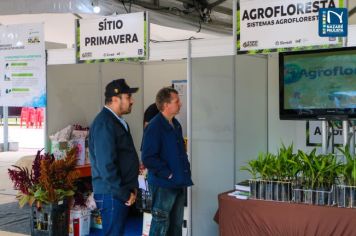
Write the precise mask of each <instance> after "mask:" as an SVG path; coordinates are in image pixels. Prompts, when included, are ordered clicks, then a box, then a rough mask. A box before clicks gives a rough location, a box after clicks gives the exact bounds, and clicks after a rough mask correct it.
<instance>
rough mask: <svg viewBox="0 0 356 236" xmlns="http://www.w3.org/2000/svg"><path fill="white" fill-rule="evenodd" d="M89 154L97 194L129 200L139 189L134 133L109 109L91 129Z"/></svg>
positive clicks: (94, 122) (100, 114) (102, 112)
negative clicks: (132, 134) (132, 193)
mask: <svg viewBox="0 0 356 236" xmlns="http://www.w3.org/2000/svg"><path fill="white" fill-rule="evenodd" d="M89 151H90V164H91V174H92V183H93V190H94V193H95V194H112V195H113V196H114V197H115V198H117V199H120V200H122V201H127V200H128V199H129V197H130V192H134V190H135V189H137V188H138V172H139V160H138V156H137V152H136V149H135V146H134V142H133V140H132V137H131V134H130V130H128V131H126V129H125V128H124V126H123V125H122V124H121V122H120V121H119V120H118V119H117V118H116V117H115V115H114V114H113V113H112V112H111V111H110V110H108V109H107V108H103V110H102V111H101V112H100V113H99V114H98V115H97V116H96V118H95V120H94V121H93V123H92V125H91V126H90V132H89Z"/></svg>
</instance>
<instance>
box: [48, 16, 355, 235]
mask: <svg viewBox="0 0 356 236" xmlns="http://www.w3.org/2000/svg"><path fill="white" fill-rule="evenodd" d="M234 14H235V13H234ZM235 27H236V26H235ZM235 29H236V28H235ZM350 29H351V28H350ZM352 32H356V30H353V31H352ZM235 39H236V35H235V36H234V37H228V38H224V39H211V40H193V39H190V40H186V41H183V42H170V43H164V44H152V43H151V44H150V46H149V47H150V50H151V51H150V52H149V57H147V58H146V59H142V58H141V60H136V61H134V60H131V61H125V62H123V61H118V62H112V61H109V60H107V61H103V60H98V61H95V59H93V61H91V62H90V63H86V62H84V63H83V62H81V63H78V60H77V59H78V58H76V56H77V55H76V53H78V52H76V51H75V49H53V50H48V51H47V61H46V98H47V103H46V126H45V128H46V148H47V150H51V148H50V146H51V143H50V141H49V136H50V135H53V134H55V133H56V132H58V131H59V130H61V129H63V128H64V127H66V126H68V125H73V124H79V125H81V126H82V127H87V126H89V125H90V123H91V122H92V120H93V119H94V117H95V116H96V114H97V113H98V112H100V110H101V109H102V107H103V105H104V90H105V86H106V85H107V84H108V83H109V82H110V81H112V80H113V79H118V78H125V79H126V81H127V83H128V84H129V85H130V86H131V87H138V88H139V91H138V92H137V93H135V94H134V95H133V99H134V105H133V109H132V112H131V113H130V114H129V115H127V116H125V117H124V118H125V120H126V121H127V123H128V124H129V125H130V130H131V134H132V137H133V139H134V143H135V147H136V150H137V152H138V153H139V156H140V147H141V141H142V134H143V114H144V111H145V109H146V108H147V107H148V106H149V105H151V104H152V103H153V102H154V100H155V95H156V93H157V91H158V90H159V89H160V88H162V87H165V86H170V85H172V84H174V83H183V84H184V86H183V87H182V88H183V90H181V91H180V96H182V98H184V99H183V101H186V102H185V104H183V107H185V109H184V113H183V115H182V116H181V117H179V118H180V119H181V122H182V123H183V128H184V130H185V134H186V135H185V136H186V137H187V139H188V154H189V159H190V163H191V171H192V179H193V182H194V185H193V186H192V187H191V188H189V192H188V196H187V207H186V209H185V216H184V219H185V221H186V224H185V225H184V229H185V231H184V235H218V234H219V230H220V235H232V234H235V233H239V234H245V232H249V233H251V235H261V234H274V233H276V234H277V233H278V234H287V233H286V232H287V230H288V224H291V222H290V221H289V220H290V219H291V218H287V217H283V216H285V214H287V213H288V212H290V211H291V210H293V211H294V210H295V212H299V213H298V214H299V215H300V216H301V217H302V216H304V215H303V214H305V212H312V213H313V214H312V213H310V215H309V213H306V214H307V215H309V216H313V218H314V216H315V217H319V216H320V215H323V214H325V216H330V217H334V216H335V215H337V216H338V219H339V220H340V221H342V222H343V224H340V225H338V227H343V226H345V230H348V228H347V227H349V222H348V221H347V222H346V223H345V221H344V220H343V219H344V218H347V219H348V220H350V217H352V214H354V213H353V212H351V210H350V211H348V210H349V209H346V210H347V214H343V212H342V211H339V210H345V209H333V208H328V209H325V208H326V206H319V207H316V206H306V205H300V206H299V207H294V206H293V205H292V204H289V203H279V202H278V203H275V202H272V200H275V199H272V197H271V199H266V198H263V199H262V198H258V197H256V196H255V198H253V200H249V201H242V200H237V199H235V198H233V197H231V196H228V193H227V192H226V191H228V190H230V189H233V188H234V185H235V183H237V182H240V181H242V180H246V179H250V178H251V174H250V173H248V172H246V171H241V170H240V168H241V167H242V166H246V164H247V163H248V162H250V161H252V160H255V159H256V158H257V157H258V156H259V155H260V153H278V152H279V150H280V147H281V144H285V145H286V146H289V145H291V144H293V148H294V151H297V150H303V151H305V152H309V151H311V150H312V149H313V148H314V147H315V145H319V147H318V148H317V150H316V152H317V153H322V152H323V151H324V149H322V148H321V147H320V146H321V143H322V139H324V137H325V132H326V133H327V135H328V136H333V135H331V134H330V132H333V130H332V131H330V130H331V127H329V126H327V128H325V129H324V128H323V127H324V125H325V123H321V122H320V121H313V122H314V123H310V122H309V121H307V120H309V118H305V117H304V118H300V119H297V120H296V118H295V117H292V118H293V119H292V118H290V117H288V115H290V113H288V114H287V116H286V117H284V119H281V117H280V110H281V98H282V97H280V86H281V85H284V84H283V83H284V81H285V79H283V80H281V75H284V73H285V70H286V69H290V68H287V66H285V65H281V64H280V63H281V60H280V54H279V52H278V50H275V51H271V52H269V53H268V54H266V53H264V52H262V51H261V50H263V49H260V48H255V50H257V51H255V52H254V53H253V54H247V53H246V52H245V53H246V54H243V55H235V54H236V51H235V44H236V40H235ZM239 40H240V39H238V41H239ZM247 40H248V39H247ZM350 42H351V43H352V40H350ZM238 44H240V42H238ZM251 45H252V46H253V44H251ZM251 45H244V47H246V48H248V47H250V46H251ZM350 45H352V44H350ZM334 46H335V45H334ZM334 46H333V47H334ZM339 46H340V47H341V48H343V47H345V46H346V45H339ZM177 48H178V49H177ZM246 48H245V50H247V49H246ZM240 49H241V48H240ZM304 49H306V48H304ZM170 50H172V51H170ZM259 50H260V51H259ZM173 51H174V53H170V52H173ZM350 51H352V53H354V51H355V49H354V48H351V49H350ZM157 52H160V53H157ZM256 52H257V53H256ZM259 52H262V53H259ZM177 53H178V54H177ZM352 53H351V54H352ZM85 55H89V54H85ZM177 55H178V56H177ZM316 56H317V55H316ZM351 56H353V55H351ZM351 56H349V57H351ZM298 60H303V56H302V57H300V58H298ZM298 60H297V61H298ZM294 64H297V62H295V63H294ZM313 66H314V64H313V62H309V63H307V65H306V68H307V69H308V68H309V69H310V68H313ZM322 66H323V65H320V67H322ZM320 67H318V68H319V69H320ZM331 73H334V74H335V73H337V72H331ZM338 73H339V72H338ZM340 73H341V72H340ZM350 73H351V72H350ZM308 75H309V76H314V78H313V79H312V80H314V79H315V78H316V75H311V74H308ZM321 76H323V75H321ZM290 79H291V80H293V79H295V78H294V77H293V76H292V78H290ZM309 79H310V78H309ZM292 82H293V81H291V83H292ZM315 89H317V88H315ZM309 91H312V89H310V90H309ZM333 91H334V90H333ZM293 92H294V93H293V94H294V100H288V102H287V100H286V104H287V103H288V104H289V105H290V106H295V107H294V108H295V110H296V113H297V114H298V112H299V111H300V108H299V106H301V105H305V107H306V106H307V105H308V104H307V105H306V104H304V103H300V101H299V100H300V99H301V97H302V94H301V93H300V92H299V91H297V92H295V91H294V90H293ZM334 92H336V95H338V93H339V92H341V93H342V92H344V91H336V90H335V91H334ZM343 95H345V94H343ZM346 96H353V95H350V94H346ZM298 99H299V100H298ZM335 99H339V97H338V96H336V98H334V97H333V98H332V99H331V100H332V101H333V102H335ZM331 100H330V101H331ZM311 101H314V100H313V99H311ZM336 102H337V101H336ZM309 105H310V104H309ZM310 106H312V105H310ZM305 107H304V108H305ZM282 108H285V107H283V105H282ZM309 108H310V107H309ZM309 108H305V110H303V112H304V113H308V109H309ZM328 108H329V107H326V108H325V109H326V110H327V109H328ZM286 110H288V109H286ZM294 115H295V114H294ZM337 115H340V114H337ZM321 117H322V118H325V114H323V115H321ZM282 118H283V117H282ZM313 118H315V117H313ZM347 118H349V117H347ZM351 126H352V125H351ZM311 127H313V128H311ZM317 129H323V131H322V132H320V133H318V132H315V131H316V130H317ZM349 129H350V128H349V127H348V128H347V129H346V130H345V131H346V132H349ZM89 132H90V131H89ZM323 135H324V136H323ZM313 138H314V139H313ZM348 139H350V140H351V138H348ZM308 141H309V142H308ZM312 145H314V146H312ZM323 145H328V147H327V148H326V149H325V150H326V151H327V152H329V150H331V148H330V145H331V146H334V141H331V139H328V140H327V144H325V143H324V144H323ZM88 173H90V172H86V176H83V177H88V176H87V175H88ZM250 183H251V182H250ZM249 187H250V188H251V185H249ZM249 191H250V190H249ZM220 193H223V194H220ZM219 194H220V195H219ZM289 195H290V196H292V195H291V194H289ZM218 196H219V199H218ZM257 200H258V201H257ZM260 200H271V201H268V202H264V201H260ZM290 201H292V200H291V199H289V200H288V202H290ZM314 203H315V202H314ZM311 204H313V201H312V203H311ZM277 207H278V212H280V215H277V216H276V215H273V217H272V218H271V215H269V213H271V214H272V213H273V214H274V210H275V209H276V208H277ZM309 207H312V208H309ZM295 208H298V209H299V210H296V209H295ZM217 209H219V210H218V213H217V214H216V211H217ZM304 210H305V212H304ZM336 211H337V213H335V212H336ZM251 212H253V213H251ZM266 212H267V213H266ZM276 212H277V210H276ZM286 212H287V213H286ZM316 212H317V213H316ZM215 214H216V216H217V217H216V220H217V221H218V223H219V224H216V222H215V221H214V215H215ZM288 216H289V215H288ZM279 217H280V218H279ZM255 218H257V219H255ZM267 218H268V220H269V221H268V223H266V225H264V227H266V228H263V229H261V230H256V231H253V230H251V229H250V227H256V228H258V227H259V226H260V225H261V224H263V223H265V222H267V221H265V219H267ZM282 218H284V219H285V220H286V221H288V222H286V223H285V224H281V225H280V226H278V225H277V223H278V224H279V222H281V220H283V219H282ZM236 219H239V220H236ZM320 219H322V217H320ZM276 222H277V223H276ZM325 222H326V221H322V222H321V223H320V226H318V227H322V228H324V227H326V226H325V225H326V224H327V223H325ZM292 223H293V222H292ZM302 223H305V222H304V221H303V222H302ZM307 223H309V221H308V222H307ZM334 223H335V222H334ZM274 224H276V226H274ZM328 226H329V227H330V225H328ZM234 227H236V228H237V229H239V230H237V231H234V229H236V228H234ZM247 227H248V228H247ZM268 227H272V228H273V229H274V230H275V231H270V229H269V228H268ZM285 227H286V228H287V229H286V228H285ZM240 229H241V230H240ZM298 229H300V230H302V229H303V228H302V226H301V227H300V228H298ZM308 230H312V231H310V232H313V233H315V234H318V233H320V232H324V231H322V230H321V231H320V232H319V231H317V229H310V228H308ZM338 230H339V228H338ZM272 232H273V233H272ZM302 232H304V233H305V232H307V231H302ZM308 232H309V231H308ZM325 232H326V231H325ZM335 232H348V231H342V229H341V231H335ZM321 234H322V233H321Z"/></svg>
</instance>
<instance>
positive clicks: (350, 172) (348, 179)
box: [337, 146, 356, 208]
mask: <svg viewBox="0 0 356 236" xmlns="http://www.w3.org/2000/svg"><path fill="white" fill-rule="evenodd" d="M339 150H340V152H341V153H342V154H343V156H344V157H345V161H344V164H343V165H342V168H341V171H340V176H341V181H342V183H341V184H339V185H338V186H337V204H338V206H339V207H352V208H353V207H356V158H355V156H353V155H351V153H350V150H349V146H346V147H345V148H344V149H341V148H340V149H339Z"/></svg>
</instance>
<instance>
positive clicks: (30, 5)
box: [0, 0, 356, 36]
mask: <svg viewBox="0 0 356 236" xmlns="http://www.w3.org/2000/svg"><path fill="white" fill-rule="evenodd" d="M93 1H96V2H98V4H99V6H100V7H101V12H100V15H113V14H123V13H126V12H128V11H131V12H137V11H143V10H146V11H148V12H149V15H150V21H151V22H152V23H155V24H158V25H162V26H168V27H173V28H178V29H185V30H191V31H199V30H201V29H203V30H207V31H208V32H212V33H214V32H215V33H216V34H217V35H219V34H223V35H226V36H227V35H231V34H232V4H233V3H232V2H233V0H36V1H34V0H2V1H0V15H14V14H41V13H73V14H76V16H77V17H83V15H82V14H92V13H93V6H92V2H93ZM238 2H239V0H238ZM348 8H349V24H356V1H354V0H352V1H351V0H349V1H348ZM0 23H1V21H0Z"/></svg>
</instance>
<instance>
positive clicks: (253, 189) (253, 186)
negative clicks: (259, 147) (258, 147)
mask: <svg viewBox="0 0 356 236" xmlns="http://www.w3.org/2000/svg"><path fill="white" fill-rule="evenodd" d="M259 155H262V154H259ZM258 165H259V161H258V160H251V161H249V162H248V163H247V166H242V167H241V168H240V170H242V171H248V172H249V173H250V174H251V176H252V179H250V180H249V184H250V198H252V199H259V194H258V193H259V191H258V189H259V182H258V180H257V174H258V169H259V168H258Z"/></svg>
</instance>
